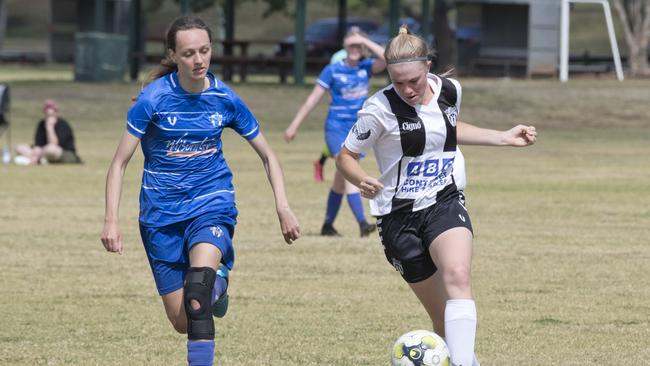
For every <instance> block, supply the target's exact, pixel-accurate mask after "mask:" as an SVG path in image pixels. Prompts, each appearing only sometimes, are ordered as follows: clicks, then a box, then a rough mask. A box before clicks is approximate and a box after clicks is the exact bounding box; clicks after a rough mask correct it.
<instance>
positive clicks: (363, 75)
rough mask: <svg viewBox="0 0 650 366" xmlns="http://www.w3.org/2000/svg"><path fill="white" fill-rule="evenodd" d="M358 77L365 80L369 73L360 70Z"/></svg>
mask: <svg viewBox="0 0 650 366" xmlns="http://www.w3.org/2000/svg"><path fill="white" fill-rule="evenodd" d="M357 76H358V77H360V78H365V77H366V76H368V72H367V71H366V70H365V69H362V70H359V71H358V72H357Z"/></svg>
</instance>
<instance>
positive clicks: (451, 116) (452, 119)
mask: <svg viewBox="0 0 650 366" xmlns="http://www.w3.org/2000/svg"><path fill="white" fill-rule="evenodd" d="M445 115H447V119H448V120H449V123H450V124H451V125H452V126H454V127H456V118H457V117H458V109H456V106H455V105H454V106H451V107H449V108H447V109H445Z"/></svg>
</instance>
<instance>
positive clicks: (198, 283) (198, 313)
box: [183, 267, 217, 340]
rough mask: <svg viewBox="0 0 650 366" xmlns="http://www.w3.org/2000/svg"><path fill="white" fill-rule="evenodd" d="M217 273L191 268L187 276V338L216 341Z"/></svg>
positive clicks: (210, 270)
mask: <svg viewBox="0 0 650 366" xmlns="http://www.w3.org/2000/svg"><path fill="white" fill-rule="evenodd" d="M216 276H217V273H216V271H215V270H214V269H212V268H210V267H190V268H189V269H188V271H187V274H186V275H185V285H184V287H183V290H184V291H183V303H184V305H185V314H186V315H187V338H188V339H190V340H197V339H214V320H213V319H212V311H211V306H210V305H211V301H212V288H213V287H214V281H215V279H216Z"/></svg>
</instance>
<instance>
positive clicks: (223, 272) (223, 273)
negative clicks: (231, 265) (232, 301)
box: [212, 266, 229, 318]
mask: <svg viewBox="0 0 650 366" xmlns="http://www.w3.org/2000/svg"><path fill="white" fill-rule="evenodd" d="M217 276H219V277H221V278H223V279H224V280H226V288H225V289H224V290H223V293H222V294H221V295H219V298H218V299H217V301H215V302H214V303H213V304H212V315H213V316H215V317H217V318H223V317H224V316H225V315H226V312H227V311H228V276H229V273H228V268H226V267H225V266H219V268H217Z"/></svg>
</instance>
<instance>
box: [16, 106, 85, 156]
mask: <svg viewBox="0 0 650 366" xmlns="http://www.w3.org/2000/svg"><path fill="white" fill-rule="evenodd" d="M43 113H44V114H45V117H44V118H43V119H42V120H41V121H40V122H39V123H38V126H37V127H36V135H35V137H34V145H31V146H30V145H27V144H21V145H18V146H16V153H17V156H16V158H15V162H16V163H17V164H25V165H27V164H29V165H36V164H47V163H67V164H71V163H81V159H79V156H77V151H76V149H75V146H74V134H73V133H72V127H70V124H68V122H67V121H66V120H65V119H63V118H61V117H59V106H58V105H57V104H56V102H54V101H53V100H52V99H47V100H46V101H45V104H44V105H43Z"/></svg>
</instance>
